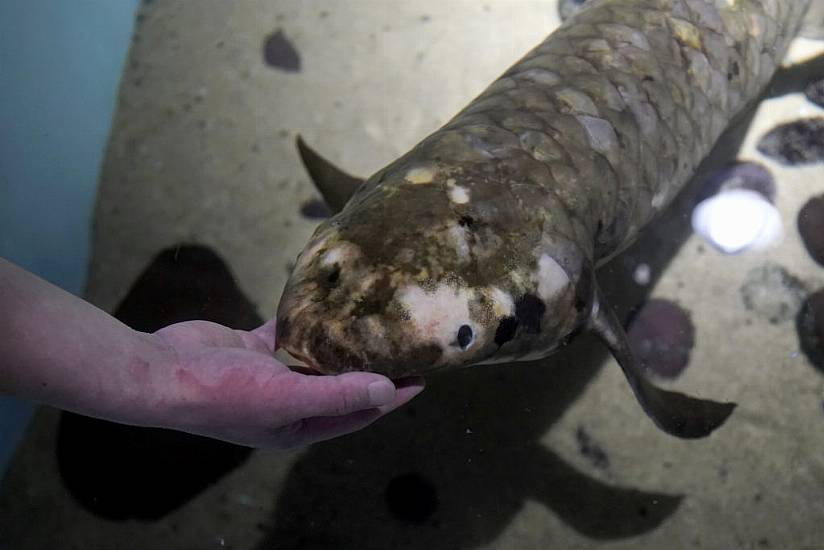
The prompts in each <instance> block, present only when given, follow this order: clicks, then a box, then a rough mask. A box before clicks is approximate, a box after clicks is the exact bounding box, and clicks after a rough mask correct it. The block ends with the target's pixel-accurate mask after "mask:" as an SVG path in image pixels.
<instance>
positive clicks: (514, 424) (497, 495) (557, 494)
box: [258, 90, 783, 550]
mask: <svg viewBox="0 0 824 550" xmlns="http://www.w3.org/2000/svg"><path fill="white" fill-rule="evenodd" d="M782 91H783V90H782ZM753 115H754V109H750V110H749V111H748V112H747V113H745V114H744V115H742V116H741V117H740V118H739V120H738V122H737V123H735V124H733V125H731V127H730V128H729V130H728V131H727V132H725V134H724V135H723V136H722V137H721V138H720V139H719V141H718V145H717V146H716V147H715V149H714V150H713V152H712V153H711V154H710V155H709V156H708V157H707V159H706V160H705V161H704V162H703V163H702V165H701V166H700V167H699V169H698V171H697V173H696V175H695V177H694V178H693V180H692V182H691V183H690V184H688V185H687V187H686V188H685V189H684V190H683V191H682V192H681V193H680V194H679V196H678V198H677V199H676V200H675V203H674V204H673V205H672V206H671V207H670V208H669V209H668V210H667V212H666V213H665V215H664V216H661V217H659V218H658V219H657V220H656V221H654V222H653V223H652V224H651V225H650V226H649V227H648V228H647V229H645V231H644V232H643V234H642V236H641V238H640V239H639V240H638V241H637V242H636V243H635V244H634V245H633V246H631V247H630V248H629V249H628V250H626V251H624V252H623V253H622V254H620V255H619V256H617V257H616V258H615V259H613V260H612V261H611V262H610V263H609V264H607V266H605V267H604V268H602V269H600V270H599V271H598V278H599V284H600V286H601V287H602V289H603V291H604V294H605V295H606V296H607V299H608V301H609V302H610V304H611V305H612V307H614V308H615V309H616V312H617V313H618V315H619V318H622V319H628V318H629V317H630V316H631V315H632V314H633V313H634V310H635V309H636V308H637V307H638V306H640V305H641V304H642V303H643V301H644V300H645V299H646V298H647V295H648V293H649V291H650V289H651V288H652V287H653V286H654V283H655V280H656V278H657V276H658V275H659V274H660V273H661V272H662V271H663V270H664V268H665V267H666V266H667V264H668V263H669V262H670V260H671V259H672V258H673V257H674V256H675V254H676V253H677V251H678V250H679V249H680V248H681V246H682V245H683V243H684V242H685V241H686V239H687V238H688V237H689V236H690V234H691V233H692V229H691V224H690V215H691V211H692V209H693V207H694V205H695V203H696V201H697V200H698V198H700V197H701V194H702V190H703V188H704V185H705V184H704V182H705V181H706V180H707V177H708V175H709V174H711V173H712V172H714V171H716V170H718V169H719V168H721V167H722V166H724V165H725V164H728V163H729V162H730V161H731V160H732V159H734V157H735V154H736V152H737V151H738V149H739V145H740V143H741V142H742V140H743V138H744V135H745V133H746V129H747V128H748V126H749V123H750V122H751V120H752V116H753ZM639 262H643V263H646V264H647V265H649V266H650V268H651V273H652V274H653V276H652V280H651V281H650V283H649V284H648V285H646V286H640V285H638V284H636V283H635V282H634V277H633V275H634V270H635V268H636V266H637V265H638V263H639ZM607 360H608V352H607V351H606V349H605V348H604V347H603V346H602V345H601V344H600V343H598V342H596V341H595V340H594V338H592V337H590V336H588V335H581V336H579V337H578V338H576V339H575V340H574V341H573V342H572V343H571V344H570V345H568V346H567V347H566V348H564V349H563V350H561V351H560V352H559V353H557V354H555V355H554V356H552V357H551V358H550V359H548V360H543V361H539V362H534V363H529V364H522V365H509V366H506V367H504V366H501V365H497V366H496V365H490V366H482V367H471V368H469V369H465V370H462V371H456V372H447V373H442V374H439V375H436V376H431V377H430V378H429V379H428V387H427V390H426V391H425V392H424V393H423V394H421V396H419V397H417V398H416V399H415V400H414V401H413V402H411V403H410V404H409V405H407V406H406V407H405V408H403V409H401V410H400V411H398V412H396V413H394V414H392V415H389V416H387V417H385V418H383V419H381V420H380V421H378V422H377V423H376V424H375V425H373V426H372V427H370V428H368V429H366V430H364V431H361V432H359V433H356V434H353V435H350V436H347V437H344V438H340V439H337V440H334V441H329V442H325V443H321V444H317V445H315V446H313V447H311V448H310V449H309V450H308V451H307V452H306V453H305V454H304V455H302V456H301V458H300V459H299V460H298V461H297V462H296V464H295V465H294V467H293V469H292V470H291V472H290V474H289V476H288V478H287V479H286V481H285V483H284V485H283V486H282V489H281V492H280V494H279V496H278V497H277V499H276V503H275V512H274V517H273V519H272V521H271V524H270V526H269V528H268V532H267V533H266V534H265V536H264V538H263V539H262V540H261V542H260V543H259V545H258V549H259V550H264V549H269V548H278V549H282V550H287V549H288V550H298V549H300V550H308V549H312V550H321V549H327V548H328V549H331V548H335V549H344V550H345V549H350V548H351V549H355V548H357V549H371V548H375V549H385V548H394V549H404V548H430V549H432V550H438V549H462V548H475V547H478V546H481V545H483V544H486V543H489V542H490V541H492V540H495V539H496V538H497V537H498V536H499V535H500V534H501V533H502V532H503V530H504V529H505V528H506V527H507V526H508V524H509V523H510V522H511V521H512V519H513V518H514V517H515V516H516V514H517V513H518V512H519V511H520V510H521V509H522V508H523V507H524V505H525V504H526V502H527V501H537V502H539V503H541V504H543V505H544V506H546V507H547V508H549V509H550V510H551V511H552V512H553V513H554V514H555V515H556V516H557V517H558V518H560V519H561V520H562V521H563V522H564V523H566V524H567V525H569V526H570V527H572V528H573V529H574V530H575V531H577V532H579V533H580V534H582V535H584V536H586V537H589V538H592V539H618V538H625V537H632V536H637V535H640V534H642V533H645V532H648V531H650V530H652V529H655V528H656V527H657V526H659V525H660V524H661V523H662V522H664V521H665V520H666V519H667V518H668V517H669V516H670V515H672V514H673V513H674V512H675V511H676V510H677V509H678V507H679V504H680V503H681V501H682V499H683V496H682V495H667V494H661V493H655V492H648V491H642V490H639V489H635V488H631V487H619V486H613V485H609V484H607V483H603V482H601V481H598V480H596V479H594V478H592V477H589V476H587V475H586V474H584V473H582V472H581V471H579V470H577V469H576V468H574V467H573V466H571V465H570V464H568V463H566V462H565V461H564V460H563V459H562V458H561V457H559V456H558V455H557V454H556V453H554V452H553V451H552V450H551V449H549V448H547V447H546V446H545V445H543V444H541V443H540V438H541V436H542V435H543V434H544V433H545V432H546V431H547V430H548V429H549V428H550V427H551V426H552V425H553V424H554V423H555V422H556V421H557V420H558V419H559V418H560V417H561V415H562V414H563V413H564V411H565V410H566V409H567V407H568V406H569V405H570V404H571V403H573V402H574V401H575V399H576V398H577V397H578V396H579V395H580V394H581V392H582V391H584V389H585V387H586V386H587V384H588V383H589V381H590V380H592V378H593V377H594V375H595V374H596V373H597V372H598V370H599V369H600V368H601V367H602V366H603V365H604V364H605V363H606V362H607ZM627 390H628V391H627V392H626V393H627V397H628V398H631V397H630V396H631V393H630V392H629V388H627ZM581 452H582V453H585V452H586V451H585V449H583V448H582V449H581Z"/></svg>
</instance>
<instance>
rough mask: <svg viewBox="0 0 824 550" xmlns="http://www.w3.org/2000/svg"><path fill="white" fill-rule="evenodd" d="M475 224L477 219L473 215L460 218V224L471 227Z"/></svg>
mask: <svg viewBox="0 0 824 550" xmlns="http://www.w3.org/2000/svg"><path fill="white" fill-rule="evenodd" d="M474 224H475V219H474V218H473V217H472V216H467V215H463V216H461V217H460V218H458V225H460V226H461V227H466V228H471V227H472V226H473V225H474Z"/></svg>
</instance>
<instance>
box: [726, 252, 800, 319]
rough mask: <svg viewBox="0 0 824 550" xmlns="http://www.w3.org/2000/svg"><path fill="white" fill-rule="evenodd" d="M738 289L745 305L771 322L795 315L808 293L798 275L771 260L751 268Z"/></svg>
mask: <svg viewBox="0 0 824 550" xmlns="http://www.w3.org/2000/svg"><path fill="white" fill-rule="evenodd" d="M740 292H741V298H742V299H743V301H744V307H746V308H747V309H748V310H749V311H753V312H755V313H758V314H759V315H761V317H763V318H765V319H767V321H769V322H770V323H772V324H778V323H782V322H784V321H789V320H791V319H793V318H795V316H796V315H797V314H798V311H799V309H801V304H802V303H803V302H804V298H805V296H806V295H807V291H806V289H805V288H804V284H803V283H802V282H801V281H800V280H799V279H798V278H797V277H795V276H794V275H792V274H791V273H790V272H788V271H787V270H786V269H785V268H784V267H782V266H780V265H778V264H776V263H772V262H767V263H765V264H763V265H760V266H758V267H755V268H753V269H751V270H750V271H749V272H748V273H747V277H746V279H745V281H744V284H743V285H742V286H741V289H740Z"/></svg>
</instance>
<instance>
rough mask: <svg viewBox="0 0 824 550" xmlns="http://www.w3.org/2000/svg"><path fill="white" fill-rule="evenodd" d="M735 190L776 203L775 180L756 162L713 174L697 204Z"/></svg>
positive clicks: (697, 199) (707, 180) (741, 163)
mask: <svg viewBox="0 0 824 550" xmlns="http://www.w3.org/2000/svg"><path fill="white" fill-rule="evenodd" d="M733 189H747V190H749V191H755V192H756V193H758V194H760V195H761V196H762V197H764V198H765V199H767V200H768V201H770V202H771V203H774V202H775V179H774V178H773V176H772V174H771V173H770V171H769V170H767V169H766V168H765V167H764V166H762V165H760V164H758V163H755V162H736V163H734V164H731V165H729V166H725V167H724V168H721V169H720V170H716V171H715V172H712V173H711V174H710V175H709V176H708V177H707V179H706V180H705V181H704V183H703V186H702V189H701V192H700V193H699V194H698V196H697V197H696V202H701V201H703V200H705V199H707V198H709V197H711V196H713V195H715V194H717V193H721V192H724V191H730V190H733Z"/></svg>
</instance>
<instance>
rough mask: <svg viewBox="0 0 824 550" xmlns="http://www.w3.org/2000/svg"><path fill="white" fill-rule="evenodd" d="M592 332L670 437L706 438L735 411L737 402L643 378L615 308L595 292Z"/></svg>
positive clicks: (591, 319)
mask: <svg viewBox="0 0 824 550" xmlns="http://www.w3.org/2000/svg"><path fill="white" fill-rule="evenodd" d="M590 329H591V330H592V331H593V332H595V334H597V335H598V337H599V338H600V339H601V340H602V341H603V342H604V343H605V344H606V345H607V347H609V349H610V351H611V352H612V355H613V356H614V357H615V359H616V360H617V361H618V364H619V365H621V369H622V370H623V371H624V375H625V376H626V377H627V381H628V382H629V385H630V386H631V387H632V391H633V392H634V393H635V397H636V398H637V399H638V402H639V403H640V404H641V407H643V409H644V412H646V413H647V416H649V417H650V418H651V419H652V421H653V422H655V424H656V425H657V426H658V427H659V428H661V429H662V430H664V431H665V432H667V433H668V434H671V435H674V436H676V437H681V438H685V439H697V438H700V437H706V436H708V435H709V434H710V433H712V432H713V430H715V429H716V428H718V427H719V426H721V424H723V423H724V421H726V420H727V417H729V416H730V414H732V411H733V409H735V404H734V403H718V402H716V401H710V400H707V399H697V398H695V397H690V396H688V395H684V394H682V393H678V392H673V391H667V390H663V389H661V388H657V387H655V386H654V385H653V384H652V383H651V382H650V381H649V380H648V379H647V377H646V376H645V375H644V372H643V371H642V370H641V365H640V363H639V362H638V361H637V360H636V359H635V358H634V357H633V355H632V351H631V349H630V347H629V342H628V341H627V336H626V334H625V333H624V329H623V327H621V324H620V323H619V322H618V319H617V318H616V317H615V314H614V313H613V311H612V309H611V308H610V307H609V306H608V305H607V304H605V303H604V300H603V296H602V295H601V291H600V290H599V289H596V291H595V302H594V304H593V310H592V317H591V318H590Z"/></svg>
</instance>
